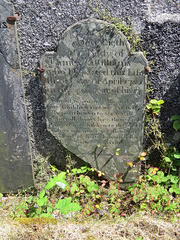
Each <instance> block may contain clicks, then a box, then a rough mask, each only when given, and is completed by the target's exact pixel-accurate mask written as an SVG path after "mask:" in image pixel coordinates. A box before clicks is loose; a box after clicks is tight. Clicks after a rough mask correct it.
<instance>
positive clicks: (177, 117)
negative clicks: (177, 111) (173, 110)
mask: <svg viewBox="0 0 180 240" xmlns="http://www.w3.org/2000/svg"><path fill="white" fill-rule="evenodd" d="M179 119H180V117H179V116H177V115H173V116H172V117H171V120H179Z"/></svg>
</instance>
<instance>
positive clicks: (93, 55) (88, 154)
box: [40, 19, 148, 183]
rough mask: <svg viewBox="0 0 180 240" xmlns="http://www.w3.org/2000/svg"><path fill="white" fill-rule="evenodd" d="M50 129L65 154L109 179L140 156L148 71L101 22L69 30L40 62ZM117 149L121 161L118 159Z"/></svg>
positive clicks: (130, 175) (130, 174)
mask: <svg viewBox="0 0 180 240" xmlns="http://www.w3.org/2000/svg"><path fill="white" fill-rule="evenodd" d="M40 64H41V67H42V68H44V69H45V72H44V74H43V77H42V81H43V84H44V99H45V108H46V110H45V113H46V120H47V128H48V130H49V131H50V132H51V134H52V135H54V136H55V137H56V138H57V139H58V140H59V141H60V142H61V143H62V144H63V146H64V147H65V148H67V149H68V150H69V151H71V152H73V153H74V154H76V155H77V156H78V157H79V158H81V159H83V160H85V161H87V162H89V163H90V164H91V165H92V166H93V167H96V168H97V169H99V170H101V171H103V172H105V174H106V176H107V177H108V178H113V177H114V174H122V173H123V174H124V175H123V179H124V182H125V183H129V182H132V181H134V179H135V177H136V174H135V172H137V171H138V169H137V168H138V167H136V168H133V169H131V167H130V166H129V165H127V161H134V160H135V159H137V157H138V155H139V154H140V152H141V150H142V141H143V116H144V100H145V94H146V75H145V67H147V65H148V63H147V61H146V59H145V58H144V56H143V54H142V53H134V54H132V53H131V52H130V47H129V43H128V42H127V40H126V38H125V36H124V35H123V34H122V33H117V32H116V31H115V30H114V29H113V28H112V26H111V25H109V24H108V23H105V22H104V21H101V20H96V19H88V20H84V21H80V22H78V23H76V24H75V25H73V26H71V27H69V28H68V29H67V30H66V32H65V33H64V35H63V36H62V39H61V40H60V42H59V46H58V50H57V52H55V53H54V52H49V53H46V54H45V55H44V56H43V57H42V58H41V63H40ZM117 149H118V152H119V156H114V155H115V153H116V152H117V151H116V150H117Z"/></svg>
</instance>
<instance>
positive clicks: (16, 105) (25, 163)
mask: <svg viewBox="0 0 180 240" xmlns="http://www.w3.org/2000/svg"><path fill="white" fill-rule="evenodd" d="M8 16H14V10H13V5H12V4H10V3H7V2H6V1H1V3H0V192H3V193H7V192H10V191H17V190H18V189H25V188H27V187H29V186H32V185H33V173H32V163H31V154H30V145H29V138H28V128H27V122H26V115H25V104H24V91H23V84H22V76H21V69H20V61H19V53H18V44H17V32H16V24H15V23H14V22H11V23H8V21H7V17H8Z"/></svg>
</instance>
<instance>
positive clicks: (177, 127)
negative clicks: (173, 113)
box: [173, 121, 180, 131]
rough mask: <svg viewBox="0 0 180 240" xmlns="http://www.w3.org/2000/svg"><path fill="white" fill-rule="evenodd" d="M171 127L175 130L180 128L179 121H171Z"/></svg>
mask: <svg viewBox="0 0 180 240" xmlns="http://www.w3.org/2000/svg"><path fill="white" fill-rule="evenodd" d="M173 128H174V129H175V130H176V131H177V130H178V129H179V128H180V123H179V121H175V122H174V123H173Z"/></svg>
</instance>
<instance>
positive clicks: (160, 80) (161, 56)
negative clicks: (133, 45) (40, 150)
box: [142, 21, 180, 165]
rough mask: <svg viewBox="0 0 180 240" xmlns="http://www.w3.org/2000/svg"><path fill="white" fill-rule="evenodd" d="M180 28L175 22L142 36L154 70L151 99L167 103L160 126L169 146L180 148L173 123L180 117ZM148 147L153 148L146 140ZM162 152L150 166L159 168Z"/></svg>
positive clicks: (147, 30) (148, 27)
mask: <svg viewBox="0 0 180 240" xmlns="http://www.w3.org/2000/svg"><path fill="white" fill-rule="evenodd" d="M179 36H180V24H179V23H177V22H176V23H175V22H169V21H168V22H165V23H163V24H159V23H149V22H146V26H145V28H144V30H143V32H142V40H143V43H142V46H143V49H144V50H145V51H146V52H148V54H147V56H146V57H147V59H148V61H149V63H152V64H151V65H150V67H151V74H150V76H149V84H150V85H151V87H152V89H153V92H152V93H151V94H150V95H149V97H150V99H153V98H155V99H157V100H160V99H163V100H164V104H163V106H162V108H161V116H160V124H161V131H162V133H163V134H164V139H165V142H166V143H169V144H171V145H176V146H177V147H179V146H180V138H179V139H178V136H174V135H175V130H174V129H173V127H172V124H173V122H172V121H171V120H170V118H171V116H172V115H179V116H180V56H179V49H180V40H179ZM145 144H146V146H148V145H149V144H151V142H149V140H146V143H145ZM159 157H160V156H159V152H158V151H157V150H155V151H153V153H152V155H151V156H150V163H152V162H153V163H154V164H155V165H158V162H157V159H159Z"/></svg>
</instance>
